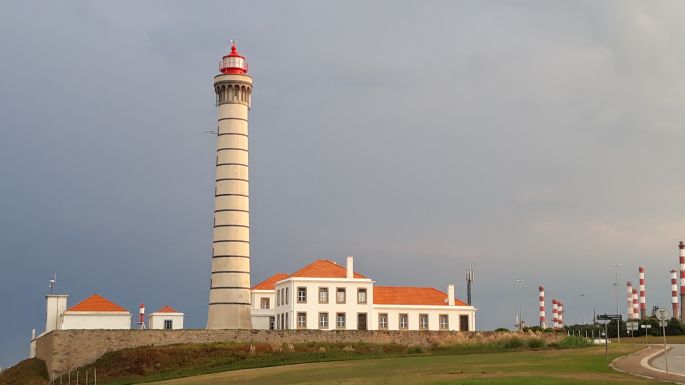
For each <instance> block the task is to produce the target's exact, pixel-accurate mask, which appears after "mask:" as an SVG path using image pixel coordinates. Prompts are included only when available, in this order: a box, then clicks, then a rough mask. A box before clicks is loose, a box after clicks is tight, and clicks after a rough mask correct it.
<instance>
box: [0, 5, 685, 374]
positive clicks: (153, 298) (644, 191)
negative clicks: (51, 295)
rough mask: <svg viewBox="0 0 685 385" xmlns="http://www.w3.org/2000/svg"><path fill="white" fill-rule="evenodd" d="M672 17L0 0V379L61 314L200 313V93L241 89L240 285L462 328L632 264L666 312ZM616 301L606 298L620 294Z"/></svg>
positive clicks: (499, 320)
mask: <svg viewBox="0 0 685 385" xmlns="http://www.w3.org/2000/svg"><path fill="white" fill-rule="evenodd" d="M683 14H684V6H683V4H681V3H679V2H660V3H658V4H656V3H649V4H648V5H647V4H645V3H641V2H631V1H606V2H595V1H587V2H582V1H579V2H573V3H569V2H562V1H537V2H536V1H531V2H518V3H511V2H488V3H483V2H459V3H453V2H429V3H425V2H424V3H418V2H417V3H403V4H398V3H396V2H376V3H373V4H367V3H364V2H359V3H354V2H352V3H350V2H345V3H344V4H343V3H340V4H330V3H326V4H322V3H318V2H289V3H278V2H277V3H259V4H247V3H245V2H243V3H233V4H229V3H226V2H210V3H202V4H193V5H192V6H189V5H187V4H184V3H181V2H166V1H165V2H145V3H142V4H141V3H136V2H132V3H128V4H125V5H122V4H120V3H116V4H115V3H107V4H94V3H90V2H85V1H80V2H79V1H74V2H70V3H66V4H65V3H59V4H58V3H53V2H44V3H43V4H41V6H40V7H38V6H36V5H35V4H29V3H26V2H22V1H7V2H3V3H2V5H0V57H2V60H0V71H1V73H2V74H3V75H2V87H0V116H2V118H3V123H2V126H1V128H2V129H1V131H2V140H0V175H2V176H3V181H4V183H3V184H2V188H1V189H0V202H2V204H0V245H2V248H1V249H0V250H1V252H2V258H1V259H0V261H1V265H0V291H2V292H3V293H5V298H6V304H5V306H4V307H3V308H4V309H5V310H6V312H5V313H3V317H2V318H1V319H0V330H1V332H0V346H1V348H0V364H1V365H3V366H7V365H9V364H11V363H13V362H15V361H16V360H18V359H20V358H22V357H23V356H25V354H26V353H27V352H28V337H29V336H30V329H31V328H36V329H38V330H39V331H40V330H42V329H43V319H44V314H43V311H44V299H43V295H44V294H45V292H46V290H47V287H46V285H47V279H48V278H49V276H50V275H51V274H52V273H53V272H55V271H56V272H57V273H58V278H59V281H60V282H59V285H58V287H59V290H60V291H63V292H67V293H69V294H70V295H71V301H72V303H74V302H75V301H77V300H80V299H82V298H84V297H85V296H87V295H89V294H91V293H93V292H97V293H100V294H102V295H105V296H107V297H110V298H111V299H113V300H114V301H116V302H118V303H120V304H122V305H124V306H126V307H128V308H129V309H135V308H136V306H137V304H138V303H140V302H145V303H147V304H149V307H150V308H154V307H156V306H159V305H162V304H164V303H169V304H171V305H173V306H174V307H176V308H179V309H182V310H183V311H185V312H186V313H187V314H188V319H187V324H188V326H190V327H203V326H204V324H205V317H206V304H207V290H208V276H209V258H208V257H209V254H210V242H211V227H210V224H211V216H212V214H211V212H212V205H213V202H212V188H213V187H212V180H213V179H212V178H213V167H212V166H213V159H214V155H213V152H214V145H215V143H214V138H213V137H212V136H211V135H204V134H202V131H204V130H211V129H212V128H213V127H215V124H216V123H215V109H214V106H213V102H214V95H213V93H212V85H211V82H212V77H213V75H214V74H215V72H216V70H217V63H218V60H219V58H220V57H221V56H222V54H223V53H224V51H225V50H226V48H227V47H226V45H227V40H228V39H229V38H237V39H238V40H239V43H240V49H241V51H242V52H243V53H244V54H245V55H247V56H248V59H249V60H250V69H251V73H252V75H253V76H254V79H255V93H254V108H253V110H252V115H251V125H250V128H251V143H250V145H251V148H250V152H251V154H250V156H251V166H252V167H251V170H250V171H251V179H252V180H251V181H252V185H251V190H252V214H253V215H252V218H251V222H252V223H251V225H252V245H253V249H252V253H253V256H254V257H253V271H254V274H253V280H254V281H258V280H261V279H263V278H264V277H266V276H268V275H270V274H272V273H274V272H277V271H285V272H292V271H294V270H296V269H297V268H298V267H300V266H301V265H302V264H304V263H307V262H309V261H311V260H312V259H314V258H317V257H330V258H335V259H338V260H339V261H342V260H343V258H344V257H345V256H346V255H355V256H356V257H357V261H356V266H357V267H358V269H359V270H360V271H362V272H364V273H365V274H367V275H369V276H371V277H373V278H375V279H376V280H377V281H378V282H380V283H384V284H416V285H433V286H437V287H439V288H443V287H444V286H446V285H447V284H448V283H451V282H455V283H457V287H458V292H459V293H460V295H461V296H463V295H464V292H465V290H464V287H463V271H464V265H465V264H467V263H475V264H476V270H477V279H478V280H477V283H476V287H475V292H474V298H475V299H476V305H477V306H478V307H479V309H480V311H479V313H478V315H479V318H478V324H479V327H481V328H495V327H499V326H511V324H512V323H513V319H514V314H515V313H516V311H517V309H518V304H517V295H516V294H515V290H514V289H515V286H514V283H513V281H514V279H517V278H523V279H525V280H526V283H525V285H524V298H526V302H525V305H524V310H525V318H526V319H527V320H528V321H529V322H533V323H534V322H535V320H536V318H537V317H536V307H537V292H536V288H537V286H538V285H539V284H544V285H545V286H546V287H547V294H548V297H549V298H550V299H551V298H552V297H558V298H560V299H562V300H565V302H566V304H567V305H566V309H567V317H568V318H567V319H568V320H569V321H570V322H577V321H579V320H580V319H581V315H580V311H579V307H580V301H579V297H578V294H580V293H581V292H582V293H585V294H588V296H587V297H586V309H585V312H586V315H587V316H586V318H588V317H589V315H590V314H591V313H592V309H593V308H596V309H597V311H598V312H599V311H601V312H603V311H612V310H614V308H615V298H614V295H613V291H612V290H613V288H612V286H611V283H612V282H613V273H612V271H611V270H610V268H609V267H608V264H610V263H614V262H620V263H622V264H623V267H622V269H621V280H622V281H625V280H626V279H628V278H629V279H632V280H636V275H637V266H638V264H643V265H644V266H645V267H646V268H647V277H648V280H649V281H648V290H649V293H650V294H651V297H650V298H649V299H648V300H649V302H650V304H655V303H658V304H663V305H667V304H668V303H669V300H670V299H669V294H670V286H669V281H668V271H669V270H670V269H671V268H673V267H676V263H677V258H676V254H677V251H676V249H675V244H676V241H677V240H678V239H679V238H683V237H685V235H684V233H685V221H684V220H683V212H684V210H685V206H684V205H683V200H682V196H683V193H685V184H684V183H683V181H682V180H681V178H680V177H681V175H682V159H681V158H682V155H681V154H682V151H681V147H682V145H681V143H683V139H685V134H684V133H683V131H682V129H681V125H682V122H683V120H684V119H683V118H685V116H684V115H685V112H684V110H683V109H682V108H681V104H682V103H681V101H682V100H683V96H684V95H685V82H684V81H683V79H684V77H683V60H684V54H683V51H682V47H683V46H684V45H685V44H684V43H685V42H684V41H683V40H684V39H685V37H684V36H685V33H683V31H682V29H683V27H682V22H681V20H682V17H683ZM619 293H620V304H619V307H620V310H623V307H624V306H623V299H622V295H623V289H622V288H621V290H620V292H619Z"/></svg>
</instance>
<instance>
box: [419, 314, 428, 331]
mask: <svg viewBox="0 0 685 385" xmlns="http://www.w3.org/2000/svg"><path fill="white" fill-rule="evenodd" d="M419 330H428V314H419Z"/></svg>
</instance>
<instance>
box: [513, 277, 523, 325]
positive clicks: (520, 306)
mask: <svg viewBox="0 0 685 385" xmlns="http://www.w3.org/2000/svg"><path fill="white" fill-rule="evenodd" d="M514 282H516V283H517V284H518V285H519V322H518V327H519V331H520V330H523V305H522V302H521V287H522V286H523V282H524V280H522V279H517V280H515V281H514Z"/></svg>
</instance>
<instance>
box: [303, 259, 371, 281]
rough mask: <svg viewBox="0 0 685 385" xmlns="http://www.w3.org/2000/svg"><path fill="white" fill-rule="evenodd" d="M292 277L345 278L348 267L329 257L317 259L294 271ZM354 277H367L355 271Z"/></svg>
mask: <svg viewBox="0 0 685 385" xmlns="http://www.w3.org/2000/svg"><path fill="white" fill-rule="evenodd" d="M292 277H308V278H345V277H347V269H346V268H345V267H344V266H340V265H338V264H337V263H335V262H333V261H329V260H327V259H317V260H316V261H314V262H312V263H310V264H309V265H307V266H305V267H303V268H301V269H300V270H298V271H296V272H294V273H293V274H292ZM354 278H366V277H365V276H363V275H361V274H359V273H354Z"/></svg>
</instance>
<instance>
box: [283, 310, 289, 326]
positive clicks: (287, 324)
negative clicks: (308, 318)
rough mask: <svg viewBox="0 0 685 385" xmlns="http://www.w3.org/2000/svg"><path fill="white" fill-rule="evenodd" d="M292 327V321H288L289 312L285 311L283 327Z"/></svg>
mask: <svg viewBox="0 0 685 385" xmlns="http://www.w3.org/2000/svg"><path fill="white" fill-rule="evenodd" d="M289 327H290V323H289V322H288V313H285V327H284V328H283V329H288V328H289Z"/></svg>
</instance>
